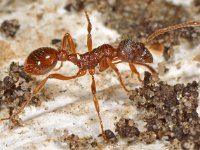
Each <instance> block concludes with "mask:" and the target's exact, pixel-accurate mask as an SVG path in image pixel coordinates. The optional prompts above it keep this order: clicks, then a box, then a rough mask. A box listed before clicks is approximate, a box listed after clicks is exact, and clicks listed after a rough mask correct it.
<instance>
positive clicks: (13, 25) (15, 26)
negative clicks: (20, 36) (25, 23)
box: [0, 19, 20, 37]
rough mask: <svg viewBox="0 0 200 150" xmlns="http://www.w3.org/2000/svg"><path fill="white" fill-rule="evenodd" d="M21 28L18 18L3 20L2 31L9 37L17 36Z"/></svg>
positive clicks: (0, 28)
mask: <svg viewBox="0 0 200 150" xmlns="http://www.w3.org/2000/svg"><path fill="white" fill-rule="evenodd" d="M19 28H20V24H19V21H18V20H17V19H11V20H5V21H3V22H2V24H1V27H0V31H1V32H2V33H4V34H5V35H6V36H7V37H15V35H16V33H17V31H18V30H19Z"/></svg>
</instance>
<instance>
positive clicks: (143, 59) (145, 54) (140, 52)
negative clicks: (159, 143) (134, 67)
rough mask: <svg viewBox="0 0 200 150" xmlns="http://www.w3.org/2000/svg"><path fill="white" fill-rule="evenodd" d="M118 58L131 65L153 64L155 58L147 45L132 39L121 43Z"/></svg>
mask: <svg viewBox="0 0 200 150" xmlns="http://www.w3.org/2000/svg"><path fill="white" fill-rule="evenodd" d="M117 56H118V57H119V58H120V59H121V60H123V61H125V62H129V63H152V62H153V57H152V55H151V53H150V52H149V50H148V49H147V48H146V47H145V45H144V44H143V43H141V42H135V41H133V40H132V39H125V40H123V41H121V42H120V43H119V46H118V49H117Z"/></svg>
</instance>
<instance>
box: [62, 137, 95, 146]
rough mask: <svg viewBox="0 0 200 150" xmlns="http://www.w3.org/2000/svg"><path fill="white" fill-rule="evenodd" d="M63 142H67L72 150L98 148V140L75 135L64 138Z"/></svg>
mask: <svg viewBox="0 0 200 150" xmlns="http://www.w3.org/2000/svg"><path fill="white" fill-rule="evenodd" d="M62 142H66V143H67V144H68V145H69V148H70V149H71V150H82V149H92V148H95V147H97V146H98V143H97V141H96V139H93V138H80V137H79V136H77V135H74V134H71V135H67V136H63V138H62Z"/></svg>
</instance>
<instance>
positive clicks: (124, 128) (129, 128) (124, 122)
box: [115, 118, 140, 138]
mask: <svg viewBox="0 0 200 150" xmlns="http://www.w3.org/2000/svg"><path fill="white" fill-rule="evenodd" d="M115 126H116V129H115V131H116V132H117V133H118V134H119V135H120V137H122V138H134V137H135V138H136V137H138V136H139V134H140V132H139V130H138V128H137V127H135V123H134V121H133V120H132V119H124V118H121V119H120V120H119V121H118V122H117V123H116V124H115Z"/></svg>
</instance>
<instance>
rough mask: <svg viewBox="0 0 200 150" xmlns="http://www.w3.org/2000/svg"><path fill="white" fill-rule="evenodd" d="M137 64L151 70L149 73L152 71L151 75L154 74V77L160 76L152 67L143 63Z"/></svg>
mask: <svg viewBox="0 0 200 150" xmlns="http://www.w3.org/2000/svg"><path fill="white" fill-rule="evenodd" d="M136 64H138V65H142V66H144V67H146V68H147V69H149V71H151V73H152V74H153V75H155V76H157V75H158V73H157V71H156V70H155V69H154V68H153V67H151V66H150V65H147V64H143V63H136Z"/></svg>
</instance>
